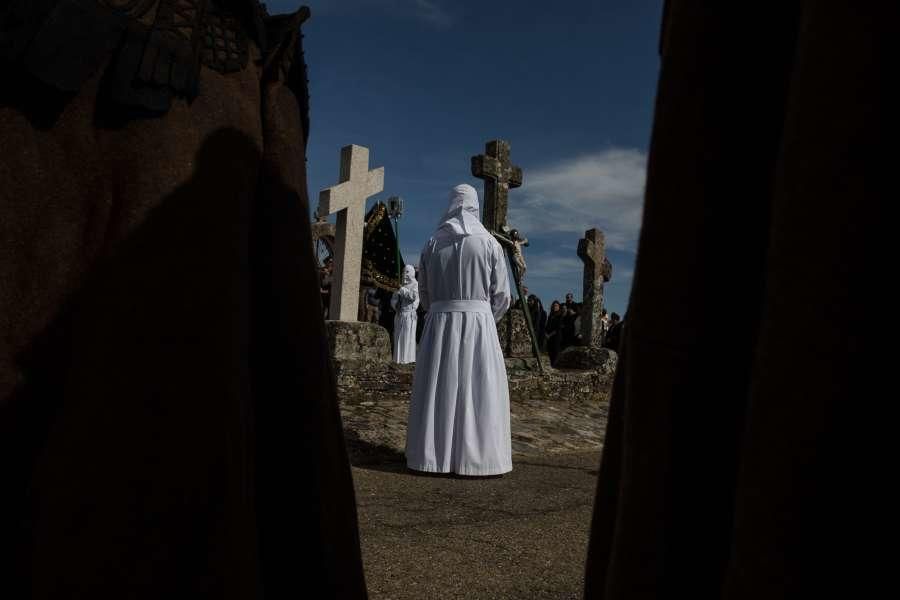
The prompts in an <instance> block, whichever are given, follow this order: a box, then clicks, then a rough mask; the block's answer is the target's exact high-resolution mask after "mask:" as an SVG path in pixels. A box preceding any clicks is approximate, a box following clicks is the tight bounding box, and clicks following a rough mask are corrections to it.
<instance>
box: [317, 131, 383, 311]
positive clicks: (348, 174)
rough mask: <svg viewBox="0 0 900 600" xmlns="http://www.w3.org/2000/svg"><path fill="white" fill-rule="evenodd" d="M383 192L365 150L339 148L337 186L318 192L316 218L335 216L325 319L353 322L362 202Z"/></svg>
mask: <svg viewBox="0 0 900 600" xmlns="http://www.w3.org/2000/svg"><path fill="white" fill-rule="evenodd" d="M383 189H384V167H380V168H378V169H373V170H371V171H370V170H369V149H368V148H364V147H362V146H356V145H350V146H344V147H343V148H341V176H340V183H338V185H336V186H333V187H330V188H328V189H327V190H322V191H321V192H319V206H318V208H317V209H316V214H317V215H319V216H325V215H330V214H331V213H335V212H336V213H337V228H336V230H335V246H336V248H335V255H334V276H333V278H332V284H331V306H330V307H329V309H328V315H329V318H331V319H332V320H335V321H356V320H357V315H358V310H359V276H360V267H361V265H362V247H363V227H364V225H365V216H366V214H365V213H366V199H367V198H368V197H369V196H373V195H375V194H377V193H378V192H380V191H382V190H383Z"/></svg>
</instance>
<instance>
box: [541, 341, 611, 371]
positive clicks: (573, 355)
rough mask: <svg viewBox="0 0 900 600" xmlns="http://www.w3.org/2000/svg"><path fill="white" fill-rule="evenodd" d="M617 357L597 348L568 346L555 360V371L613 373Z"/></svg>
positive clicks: (605, 349) (604, 349)
mask: <svg viewBox="0 0 900 600" xmlns="http://www.w3.org/2000/svg"><path fill="white" fill-rule="evenodd" d="M618 360H619V355H618V354H616V353H615V352H613V351H612V350H610V349H608V348H599V347H597V346H569V347H568V348H566V349H565V350H563V351H562V352H560V353H559V356H558V357H557V358H556V365H554V366H555V367H556V368H557V369H580V370H599V371H602V372H608V373H614V372H615V370H616V363H618Z"/></svg>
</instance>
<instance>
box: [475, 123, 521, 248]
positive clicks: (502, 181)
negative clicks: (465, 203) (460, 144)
mask: <svg viewBox="0 0 900 600" xmlns="http://www.w3.org/2000/svg"><path fill="white" fill-rule="evenodd" d="M472 175H474V176H475V177H477V178H479V179H483V180H484V216H483V217H482V222H483V223H484V226H485V227H486V228H487V230H488V231H500V230H501V228H502V227H503V226H504V225H506V211H507V208H508V206H509V188H517V187H519V186H520V185H522V169H520V168H519V167H516V166H513V165H512V164H511V163H510V162H509V142H505V141H503V140H492V141H490V142H488V143H487V144H485V149H484V154H479V155H478V156H473V157H472Z"/></svg>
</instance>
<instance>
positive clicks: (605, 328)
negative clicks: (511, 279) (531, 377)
mask: <svg viewBox="0 0 900 600" xmlns="http://www.w3.org/2000/svg"><path fill="white" fill-rule="evenodd" d="M522 292H523V294H524V295H525V296H526V297H527V298H528V301H527V302H528V312H529V315H530V316H531V323H532V325H533V326H534V332H535V335H536V336H537V339H538V346H539V348H540V350H541V352H546V353H547V354H548V355H549V357H550V364H555V363H556V358H557V356H559V354H560V352H562V351H563V350H565V349H566V348H568V347H569V346H579V345H582V344H583V340H582V338H581V318H582V313H583V310H584V304H583V303H581V302H575V297H574V294H573V293H572V292H569V293H567V294H566V296H565V301H564V302H560V301H559V300H553V302H551V303H550V312H549V313H548V312H547V311H546V310H545V309H544V305H543V303H542V302H541V300H540V298H538V297H537V296H536V295H534V294H529V293H528V288H527V287H525V286H523V287H522ZM622 323H623V320H622V318H621V317H620V316H619V314H618V313H608V312H607V311H606V309H605V308H604V309H603V311H602V313H601V332H600V340H601V345H602V346H603V347H604V348H610V349H612V350H615V349H616V348H618V346H619V339H620V335H621V327H622Z"/></svg>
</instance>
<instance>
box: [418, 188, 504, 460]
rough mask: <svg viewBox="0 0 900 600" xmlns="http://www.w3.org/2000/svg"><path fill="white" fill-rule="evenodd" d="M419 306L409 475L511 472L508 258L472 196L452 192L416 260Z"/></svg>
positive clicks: (469, 191)
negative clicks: (501, 326)
mask: <svg viewBox="0 0 900 600" xmlns="http://www.w3.org/2000/svg"><path fill="white" fill-rule="evenodd" d="M419 298H420V301H421V303H422V306H423V307H424V308H426V309H427V310H428V315H427V316H426V319H425V330H424V332H423V333H422V338H421V341H420V343H419V352H418V356H417V360H416V371H415V375H414V379H413V393H412V399H411V401H410V407H409V424H408V428H407V437H406V460H407V465H408V466H409V468H411V469H415V470H417V471H429V472H436V473H448V472H454V473H458V474H460V475H497V474H500V473H506V472H508V471H511V470H512V451H511V450H512V449H511V439H510V417H509V388H508V384H507V379H506V365H505V363H504V359H503V352H502V350H501V348H500V341H499V339H498V338H497V327H496V324H495V322H496V321H498V320H499V319H500V318H501V317H502V316H503V315H504V313H505V312H506V310H507V309H508V308H509V303H510V292H509V279H508V274H507V268H506V255H505V253H504V252H503V249H502V248H501V246H500V244H499V243H498V242H497V241H496V240H495V239H494V238H493V236H491V234H490V233H488V231H487V230H486V229H485V228H484V226H483V225H482V224H481V222H480V221H479V220H478V194H477V192H476V191H475V188H473V187H472V186H470V185H459V186H456V187H455V188H453V191H452V192H451V195H450V205H449V207H448V209H447V213H446V215H445V216H444V219H443V220H442V222H441V224H440V225H439V227H438V229H437V231H435V233H434V235H433V236H432V237H431V239H429V240H428V242H427V243H426V244H425V248H424V249H423V250H422V254H421V258H420V262H419Z"/></svg>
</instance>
